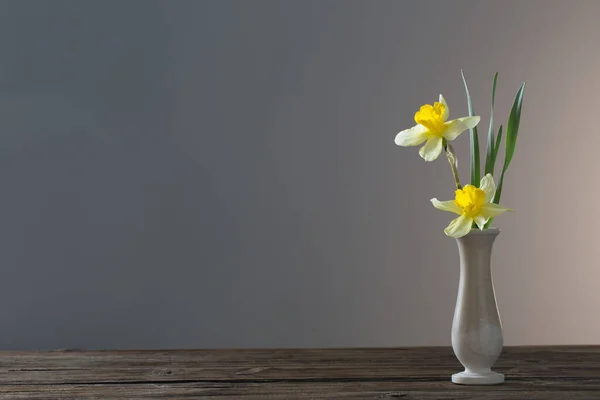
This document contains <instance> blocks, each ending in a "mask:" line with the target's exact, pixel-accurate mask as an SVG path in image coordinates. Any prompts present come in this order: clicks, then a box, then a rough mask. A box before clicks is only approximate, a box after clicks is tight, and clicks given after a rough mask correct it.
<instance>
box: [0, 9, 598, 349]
mask: <svg viewBox="0 0 600 400" xmlns="http://www.w3.org/2000/svg"><path fill="white" fill-rule="evenodd" d="M599 15H600V3H599V2H596V1H593V0H592V1H552V0H539V1H538V0H528V1H510V0H504V1H474V0H473V1H458V0H454V1H448V2H441V1H383V0H380V1H350V0H344V1H342V0H339V1H333V0H329V1H321V0H319V1H310V0H303V1H260V0H252V1H226V0H218V1H217V0H215V1H191V0H188V1H186V0H178V1H167V0H164V1H155V0H139V1H134V0H127V1H123V0H115V1H110V0H102V1H100V0H97V1H89V0H86V1H84V0H73V1H65V0H54V1H52V2H50V1H31V0H12V1H11V0H2V1H0V132H1V133H0V182H1V187H2V190H1V192H0V193H1V194H2V195H1V196H0V266H1V271H2V274H1V279H0V321H1V330H0V332H1V333H0V348H3V349H55V348H74V347H79V348H89V349H100V348H173V347H188V348H189V347H194V348H200V347H204V348H213V347H321V346H413V345H449V344H450V326H451V321H452V314H453V311H454V302H455V299H456V291H457V284H458V252H457V249H456V245H455V243H454V241H453V240H452V239H450V238H447V237H445V236H444V234H443V228H444V227H445V226H446V225H447V223H448V222H449V220H450V218H451V215H450V214H447V213H443V212H440V211H437V210H435V209H433V207H431V205H430V203H429V199H430V198H431V197H439V198H442V199H449V198H451V197H452V189H453V188H452V182H453V181H452V177H451V174H450V171H449V168H448V166H447V164H446V161H445V160H444V159H443V158H440V159H439V160H438V161H437V162H434V163H425V162H423V161H421V159H420V158H419V156H418V154H417V148H399V147H397V146H395V145H394V143H393V138H394V136H395V134H396V133H397V132H399V131H400V130H402V129H404V128H407V127H410V126H412V124H413V119H412V118H413V114H414V112H415V110H416V109H417V108H418V107H419V106H420V105H421V104H423V103H429V102H431V101H434V100H435V99H436V98H437V96H438V94H439V93H443V94H444V95H445V97H446V99H447V100H448V102H449V104H450V107H451V115H452V116H454V117H459V116H463V115H466V101H465V97H464V94H463V89H462V82H461V78H460V70H461V69H464V70H465V73H466V75H467V78H468V79H469V83H470V86H471V91H472V95H473V98H474V101H475V106H476V110H477V111H478V112H479V113H481V115H482V117H483V118H482V126H487V122H488V117H489V106H490V93H491V79H492V76H493V73H494V72H495V71H499V72H500V78H499V88H498V91H497V101H496V104H497V108H496V118H497V121H506V118H507V116H508V110H509V107H510V104H511V102H512V99H513V96H514V94H515V92H516V90H517V89H518V86H519V85H520V83H521V82H522V81H523V80H527V82H528V83H527V89H526V93H525V106H524V120H523V121H522V128H521V136H520V138H519V145H518V147H517V154H516V158H515V160H514V162H513V164H512V166H511V170H510V171H509V173H508V175H507V181H506V186H505V191H504V194H503V203H504V204H505V205H507V206H510V207H513V208H515V209H516V210H517V212H516V213H514V214H510V215H505V216H503V217H501V218H498V219H497V220H496V222H497V224H498V226H499V227H500V228H501V229H502V230H503V233H502V234H501V236H500V237H499V239H498V241H497V242H496V246H495V253H494V258H493V261H494V275H495V276H494V277H495V283H496V294H497V298H498V304H499V308H500V312H501V316H502V319H503V324H504V331H505V343H506V344H507V345H518V344H519V345H520V344H569V343H570V344H580V343H600V317H598V314H597V309H598V306H599V305H600V291H599V290H598V285H599V284H598V282H599V278H600V268H599V265H598V262H597V260H598V257H599V256H600V246H598V231H597V229H596V226H597V225H598V222H599V219H600V212H599V211H598V204H597V199H598V195H599V192H600V189H599V186H598V185H597V179H596V177H597V173H598V171H599V170H600V166H599V165H598V163H597V160H598V150H597V149H598V145H599V144H600V139H599V135H598V126H597V123H596V122H595V121H596V119H597V114H598V112H597V108H598V104H599V103H598V99H597V95H598V93H600V77H599V75H598V71H600V50H598V46H597V38H598V37H599V36H600V24H598V23H597V20H598V16H599ZM484 131H485V129H484ZM455 147H456V148H457V150H458V152H459V157H460V160H461V161H462V164H461V173H462V176H463V180H465V181H466V180H467V176H468V161H467V160H468V153H467V152H468V135H464V136H463V137H461V138H460V140H459V141H458V142H456V144H455Z"/></svg>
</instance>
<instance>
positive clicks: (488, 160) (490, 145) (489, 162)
mask: <svg viewBox="0 0 600 400" xmlns="http://www.w3.org/2000/svg"><path fill="white" fill-rule="evenodd" d="M497 81H498V73H497V72H496V74H495V75H494V84H493V85H492V109H491V111H490V129H489V131H488V137H487V152H486V157H485V170H484V174H492V175H493V174H494V161H495V160H494V150H495V146H494V99H495V98H496V82H497Z"/></svg>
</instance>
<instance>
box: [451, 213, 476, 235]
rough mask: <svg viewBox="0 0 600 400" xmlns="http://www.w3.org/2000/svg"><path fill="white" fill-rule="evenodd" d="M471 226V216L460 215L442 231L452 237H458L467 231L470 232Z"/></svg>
mask: <svg viewBox="0 0 600 400" xmlns="http://www.w3.org/2000/svg"><path fill="white" fill-rule="evenodd" d="M472 226H473V218H471V217H469V216H467V215H461V216H460V217H458V218H456V219H455V220H453V221H452V222H450V225H448V227H447V228H446V229H444V233H445V234H446V235H448V236H450V237H453V238H459V237H463V236H465V235H466V234H467V233H469V232H471V227H472Z"/></svg>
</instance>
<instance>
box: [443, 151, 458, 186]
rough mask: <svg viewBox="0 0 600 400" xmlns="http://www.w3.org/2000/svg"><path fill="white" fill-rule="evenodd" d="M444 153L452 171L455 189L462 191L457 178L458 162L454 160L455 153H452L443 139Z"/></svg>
mask: <svg viewBox="0 0 600 400" xmlns="http://www.w3.org/2000/svg"><path fill="white" fill-rule="evenodd" d="M444 152H445V153H446V157H447V158H448V162H449V163H450V168H451V169H452V175H453V176H454V183H455V184H456V188H457V189H462V185H461V184H460V179H459V177H458V160H457V158H456V153H454V149H453V148H452V145H451V144H450V143H448V142H446V139H444Z"/></svg>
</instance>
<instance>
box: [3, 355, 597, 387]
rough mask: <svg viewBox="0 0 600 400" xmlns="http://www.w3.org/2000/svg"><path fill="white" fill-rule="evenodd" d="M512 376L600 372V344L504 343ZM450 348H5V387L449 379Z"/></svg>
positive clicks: (503, 363)
mask: <svg viewBox="0 0 600 400" xmlns="http://www.w3.org/2000/svg"><path fill="white" fill-rule="evenodd" d="M495 369H496V370H497V371H499V372H502V373H504V374H506V375H507V376H508V378H509V379H510V378H520V377H540V378H542V377H543V378H548V379H549V378H561V377H580V376H582V374H583V376H600V347H589V346H587V347H586V346H577V347H575V346H574V347H551V348H549V347H546V348H544V347H541V348H530V347H527V348H506V349H505V351H504V352H503V354H502V356H501V358H500V360H499V361H498V363H497V364H496V368H495ZM459 370H461V366H460V364H459V363H458V361H457V360H456V359H455V357H454V356H453V354H452V350H451V349H450V348H414V349H413V348H405V349H300V350H298V349H296V350H294V349H290V350H188V351H182V350H174V351H93V352H79V351H74V352H73V351H56V352H1V353H0V384H4V385H6V384H27V383H35V384H59V383H70V384H76V383H91V382H93V383H125V382H196V381H206V382H209V381H211V382H212V381H214V382H218V381H225V382H244V381H252V382H254V381H258V380H260V381H264V382H268V381H278V380H297V381H302V380H304V381H306V380H312V381H314V380H319V379H321V380H328V381H332V380H344V379H345V380H348V379H379V380H386V379H387V380H402V379H405V380H406V379H408V380H412V379H414V378H419V379H440V380H447V379H449V377H450V375H451V374H452V373H454V372H457V371H459Z"/></svg>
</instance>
